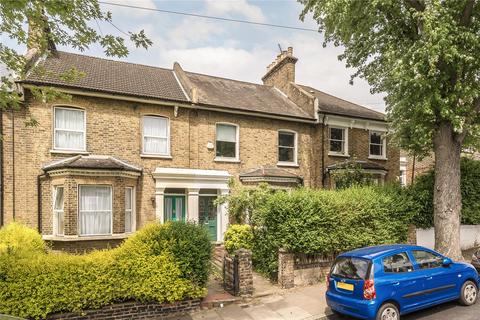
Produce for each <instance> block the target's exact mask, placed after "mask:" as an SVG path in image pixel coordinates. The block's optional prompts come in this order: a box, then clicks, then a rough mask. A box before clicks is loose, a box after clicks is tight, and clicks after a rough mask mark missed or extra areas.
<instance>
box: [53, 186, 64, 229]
mask: <svg viewBox="0 0 480 320" xmlns="http://www.w3.org/2000/svg"><path fill="white" fill-rule="evenodd" d="M53 199H54V200H53V221H54V222H53V228H54V234H55V235H57V236H63V234H64V224H63V220H64V218H63V216H64V213H63V186H56V187H54V189H53Z"/></svg>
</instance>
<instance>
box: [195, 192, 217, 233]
mask: <svg viewBox="0 0 480 320" xmlns="http://www.w3.org/2000/svg"><path fill="white" fill-rule="evenodd" d="M215 199H217V197H216V196H200V197H199V199H198V217H199V220H200V224H203V225H204V226H205V227H206V228H207V229H208V233H209V234H210V239H211V240H212V241H217V206H216V205H215V204H214V203H213V202H214V201H215Z"/></svg>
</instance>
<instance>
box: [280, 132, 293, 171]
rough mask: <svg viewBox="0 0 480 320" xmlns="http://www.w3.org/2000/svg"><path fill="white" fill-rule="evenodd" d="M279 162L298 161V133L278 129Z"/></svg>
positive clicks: (290, 162) (291, 162)
mask: <svg viewBox="0 0 480 320" xmlns="http://www.w3.org/2000/svg"><path fill="white" fill-rule="evenodd" d="M278 162H280V163H289V164H296V163H297V134H296V133H295V132H291V131H278Z"/></svg>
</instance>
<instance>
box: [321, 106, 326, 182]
mask: <svg viewBox="0 0 480 320" xmlns="http://www.w3.org/2000/svg"><path fill="white" fill-rule="evenodd" d="M325 118H326V115H323V118H322V188H325Z"/></svg>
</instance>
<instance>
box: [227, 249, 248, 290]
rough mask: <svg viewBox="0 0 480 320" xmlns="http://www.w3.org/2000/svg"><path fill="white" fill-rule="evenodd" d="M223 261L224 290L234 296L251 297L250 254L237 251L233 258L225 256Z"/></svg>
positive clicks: (244, 250) (242, 250) (245, 251)
mask: <svg viewBox="0 0 480 320" xmlns="http://www.w3.org/2000/svg"><path fill="white" fill-rule="evenodd" d="M223 261H224V262H223V285H224V288H225V290H226V291H228V292H230V293H231V294H233V295H236V296H249V295H252V294H253V266H252V252H251V251H250V250H246V249H239V250H237V251H235V253H234V255H233V256H230V255H229V254H225V255H224V257H223Z"/></svg>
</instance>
